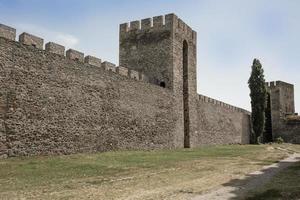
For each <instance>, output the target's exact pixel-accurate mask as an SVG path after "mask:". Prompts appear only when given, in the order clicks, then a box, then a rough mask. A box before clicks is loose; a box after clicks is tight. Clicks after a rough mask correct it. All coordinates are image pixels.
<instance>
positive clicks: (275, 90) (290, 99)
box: [267, 81, 295, 138]
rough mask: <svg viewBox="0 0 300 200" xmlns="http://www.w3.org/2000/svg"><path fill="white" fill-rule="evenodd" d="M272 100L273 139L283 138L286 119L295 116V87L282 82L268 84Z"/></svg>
mask: <svg viewBox="0 0 300 200" xmlns="http://www.w3.org/2000/svg"><path fill="white" fill-rule="evenodd" d="M267 89H268V92H269V94H270V100H271V118H272V132H273V138H277V137H282V135H281V134H282V133H283V132H284V129H285V126H284V124H285V121H284V120H285V118H286V117H287V116H288V115H294V114H295V102H294V85H292V84H289V83H285V82H282V81H276V82H270V83H267Z"/></svg>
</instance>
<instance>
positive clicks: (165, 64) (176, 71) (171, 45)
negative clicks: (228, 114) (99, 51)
mask: <svg viewBox="0 0 300 200" xmlns="http://www.w3.org/2000/svg"><path fill="white" fill-rule="evenodd" d="M196 45H197V33H196V32H195V31H193V30H192V29H191V28H190V27H189V26H188V25H187V24H185V23H184V22H183V21H182V20H181V19H179V18H178V17H177V16H176V15H174V14H169V15H166V16H157V17H153V18H147V19H143V20H141V21H132V22H130V24H128V23H125V24H121V25H120V49H119V50H120V52H119V53H120V55H119V56H120V57H119V60H120V66H123V67H127V68H129V69H133V70H136V71H139V72H142V73H143V74H145V75H146V76H147V78H148V79H149V82H150V83H153V84H157V85H159V86H161V87H165V88H167V89H170V90H171V91H172V92H173V93H174V96H175V101H176V102H175V104H176V106H175V107H176V109H177V111H178V114H179V116H180V118H181V119H180V120H178V121H179V123H178V124H177V127H176V131H178V133H177V134H176V135H177V137H176V138H175V139H174V140H175V141H174V143H175V146H177V147H181V146H184V147H191V146H193V144H192V142H191V141H193V139H192V138H193V136H194V135H195V134H196V133H197V132H196V130H197V113H196V112H197V111H196V98H197V86H196V66H197V63H196V55H197V46H196Z"/></svg>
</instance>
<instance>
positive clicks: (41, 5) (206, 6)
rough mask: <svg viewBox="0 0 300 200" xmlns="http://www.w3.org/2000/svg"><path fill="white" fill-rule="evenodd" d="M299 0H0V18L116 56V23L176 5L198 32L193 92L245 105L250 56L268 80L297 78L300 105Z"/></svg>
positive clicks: (47, 37)
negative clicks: (258, 61)
mask: <svg viewBox="0 0 300 200" xmlns="http://www.w3.org/2000/svg"><path fill="white" fill-rule="evenodd" d="M299 10H300V1H298V0H289V1H287V0H251V1H250V0H226V1H221V0H151V1H146V0H98V1H96V0H0V23H3V24H6V25H10V26H13V27H15V28H16V29H17V32H18V33H21V32H23V31H26V32H29V33H32V34H36V35H38V36H41V37H43V38H44V39H45V41H46V42H47V41H54V42H58V43H60V44H63V45H65V46H66V47H67V48H75V49H78V50H80V51H82V52H84V53H85V54H91V55H95V56H97V57H100V58H102V59H103V60H108V61H110V62H114V63H116V64H118V28H119V24H120V23H123V22H129V21H132V20H136V19H143V18H147V17H152V16H157V15H162V14H168V13H176V14H177V15H178V16H179V17H180V18H182V19H183V20H184V21H185V22H186V23H188V24H189V25H190V26H191V27H192V28H193V29H194V30H195V31H197V32H198V67H197V75H198V77H197V78H198V93H201V94H204V95H207V96H210V97H213V98H216V99H219V100H222V101H224V102H227V103H230V104H233V105H236V106H240V107H242V108H246V109H250V99H249V90H248V86H247V80H248V77H249V74H250V66H251V64H252V60H253V59H254V58H258V59H260V61H261V63H262V64H263V67H264V69H265V75H266V80H267V81H270V80H282V81H287V82H290V83H293V84H295V97H296V109H297V110H298V111H299V112H300V110H299V109H300V75H299V69H300V66H299V65H300V39H299V38H300V24H299V22H300V12H299Z"/></svg>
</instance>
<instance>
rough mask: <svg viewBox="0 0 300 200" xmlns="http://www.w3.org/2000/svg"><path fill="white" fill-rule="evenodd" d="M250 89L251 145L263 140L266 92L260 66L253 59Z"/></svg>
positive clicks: (249, 82) (256, 60)
mask: <svg viewBox="0 0 300 200" xmlns="http://www.w3.org/2000/svg"><path fill="white" fill-rule="evenodd" d="M248 84H249V88H250V97H251V108H252V116H251V120H252V127H253V138H252V143H258V142H263V141H258V140H259V138H261V139H262V138H264V137H263V133H264V127H265V109H266V100H267V90H266V85H265V76H264V70H263V68H262V65H261V64H260V62H259V60H258V59H254V61H253V65H252V72H251V76H250V78H249V81H248Z"/></svg>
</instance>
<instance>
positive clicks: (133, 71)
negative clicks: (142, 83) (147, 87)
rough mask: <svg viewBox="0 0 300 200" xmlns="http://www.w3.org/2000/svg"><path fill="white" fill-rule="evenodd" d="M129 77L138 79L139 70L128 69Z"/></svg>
mask: <svg viewBox="0 0 300 200" xmlns="http://www.w3.org/2000/svg"><path fill="white" fill-rule="evenodd" d="M129 77H130V78H132V79H135V80H139V72H137V71H135V70H130V71H129Z"/></svg>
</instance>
